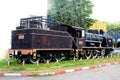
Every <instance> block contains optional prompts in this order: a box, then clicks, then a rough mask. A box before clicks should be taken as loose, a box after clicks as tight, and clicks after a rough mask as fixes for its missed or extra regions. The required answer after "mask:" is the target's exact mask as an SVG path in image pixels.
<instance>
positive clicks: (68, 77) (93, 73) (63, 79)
mask: <svg viewBox="0 0 120 80" xmlns="http://www.w3.org/2000/svg"><path fill="white" fill-rule="evenodd" d="M0 80H120V64H117V65H111V66H105V67H101V68H96V69H91V70H83V71H77V72H72V73H66V74H61V75H55V76H38V77H0Z"/></svg>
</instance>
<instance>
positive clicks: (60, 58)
mask: <svg viewBox="0 0 120 80" xmlns="http://www.w3.org/2000/svg"><path fill="white" fill-rule="evenodd" d="M55 60H56V62H59V61H61V60H62V55H61V53H58V54H56V55H55Z"/></svg>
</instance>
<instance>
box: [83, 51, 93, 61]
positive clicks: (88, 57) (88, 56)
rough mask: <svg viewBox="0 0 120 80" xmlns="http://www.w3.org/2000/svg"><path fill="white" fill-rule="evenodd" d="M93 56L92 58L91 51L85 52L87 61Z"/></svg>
mask: <svg viewBox="0 0 120 80" xmlns="http://www.w3.org/2000/svg"><path fill="white" fill-rule="evenodd" d="M91 56H92V53H91V51H86V52H85V58H86V59H90V58H91Z"/></svg>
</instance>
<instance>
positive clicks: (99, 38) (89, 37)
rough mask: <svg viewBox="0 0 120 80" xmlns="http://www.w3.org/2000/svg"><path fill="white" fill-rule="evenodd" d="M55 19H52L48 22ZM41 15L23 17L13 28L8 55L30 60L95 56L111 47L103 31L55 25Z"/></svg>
mask: <svg viewBox="0 0 120 80" xmlns="http://www.w3.org/2000/svg"><path fill="white" fill-rule="evenodd" d="M51 22H54V21H51ZM49 23H50V21H49V20H48V18H45V17H43V16H37V17H36V16H35V17H29V18H22V19H21V20H20V26H18V27H16V30H13V31H12V38H11V49H10V50H9V56H10V57H14V58H16V59H19V60H21V61H22V60H28V61H30V62H31V63H37V62H40V61H44V62H50V61H54V60H55V61H61V60H62V59H63V57H64V59H66V60H68V59H71V58H72V59H82V58H87V59H90V58H97V57H100V56H107V55H109V54H110V53H111V51H112V50H113V40H112V37H111V36H109V35H108V34H106V33H104V32H103V31H98V30H88V31H86V30H85V29H84V28H81V27H76V26H70V25H64V24H62V25H58V24H54V26H52V27H47V26H48V25H49Z"/></svg>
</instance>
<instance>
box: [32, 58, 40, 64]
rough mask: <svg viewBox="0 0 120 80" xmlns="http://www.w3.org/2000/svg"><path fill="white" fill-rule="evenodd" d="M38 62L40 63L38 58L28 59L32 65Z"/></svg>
mask: <svg viewBox="0 0 120 80" xmlns="http://www.w3.org/2000/svg"><path fill="white" fill-rule="evenodd" d="M39 61H40V58H38V59H33V58H30V62H31V63H32V64H37V63H38V62H39Z"/></svg>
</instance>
